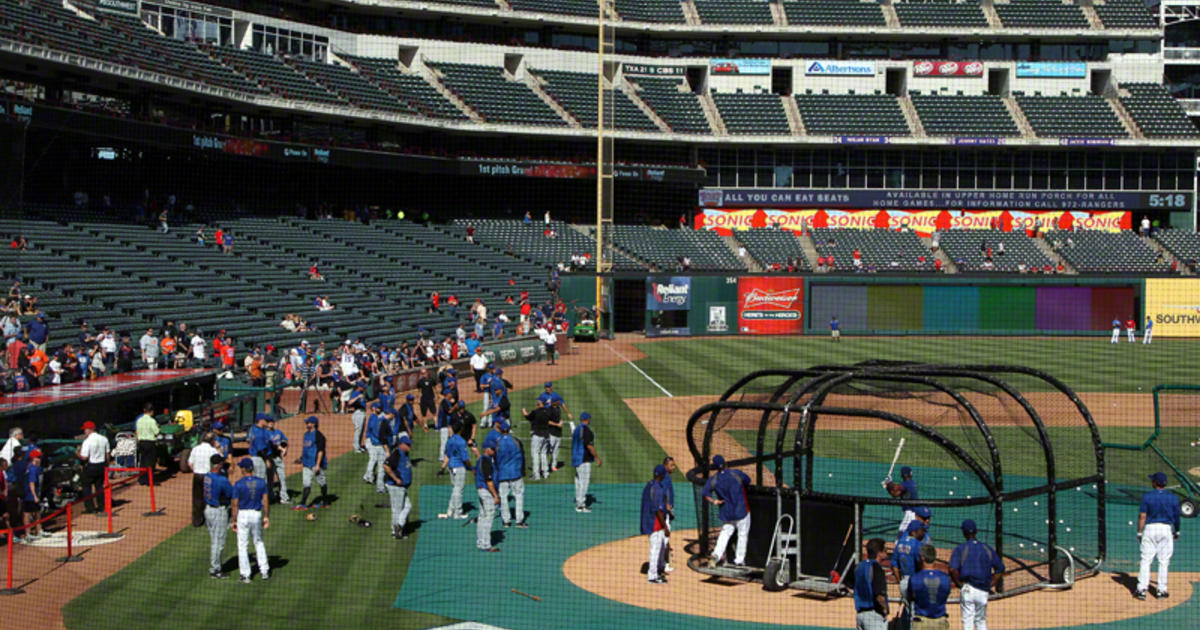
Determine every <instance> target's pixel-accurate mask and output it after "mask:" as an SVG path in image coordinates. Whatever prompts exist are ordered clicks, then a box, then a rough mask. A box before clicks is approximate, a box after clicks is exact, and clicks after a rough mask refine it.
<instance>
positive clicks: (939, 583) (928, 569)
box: [904, 544, 950, 630]
mask: <svg viewBox="0 0 1200 630" xmlns="http://www.w3.org/2000/svg"><path fill="white" fill-rule="evenodd" d="M935 562H937V548H936V547H934V546H933V545H930V544H924V545H921V564H922V565H923V566H924V567H925V568H924V569H922V570H920V571H918V572H916V573H914V574H913V576H912V578H910V579H909V580H908V591H907V592H906V593H905V594H904V598H905V599H907V600H908V601H909V602H912V605H913V618H912V626H913V627H914V628H928V629H929V630H949V628H950V620H949V619H948V618H947V616H946V599H947V598H949V597H950V576H949V575H946V574H945V573H943V572H941V571H938V570H937V569H935V568H933V565H934V563H935Z"/></svg>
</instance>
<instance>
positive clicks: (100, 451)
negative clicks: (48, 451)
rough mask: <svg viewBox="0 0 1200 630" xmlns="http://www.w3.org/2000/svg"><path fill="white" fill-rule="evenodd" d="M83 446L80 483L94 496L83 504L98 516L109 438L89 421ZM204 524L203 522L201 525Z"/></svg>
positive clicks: (84, 425) (84, 428)
mask: <svg viewBox="0 0 1200 630" xmlns="http://www.w3.org/2000/svg"><path fill="white" fill-rule="evenodd" d="M83 434H84V438H83V444H80V445H79V450H78V451H77V452H76V455H77V456H78V457H79V459H81V460H83V472H82V473H80V475H79V481H80V483H81V484H82V485H83V493H84V495H85V496H86V495H89V494H90V495H92V496H91V497H89V498H88V499H87V500H85V501H84V502H83V505H84V512H86V513H88V514H98V513H100V512H101V510H102V508H103V505H104V504H103V503H102V501H103V499H102V498H101V496H100V493H101V492H103V491H104V483H105V482H106V481H107V480H106V479H105V478H104V467H105V466H106V465H107V464H108V459H109V457H108V438H106V437H104V436H103V435H100V434H99V433H96V423H94V422H92V421H91V420H88V421H87V422H84V423H83ZM193 520H194V519H193ZM203 524H204V522H203V521H201V522H200V525H203Z"/></svg>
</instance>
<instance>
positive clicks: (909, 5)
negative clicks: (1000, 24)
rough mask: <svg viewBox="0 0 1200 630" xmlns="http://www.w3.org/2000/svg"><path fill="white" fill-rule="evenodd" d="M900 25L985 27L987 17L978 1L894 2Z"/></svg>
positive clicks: (986, 25)
mask: <svg viewBox="0 0 1200 630" xmlns="http://www.w3.org/2000/svg"><path fill="white" fill-rule="evenodd" d="M892 6H893V7H895V9H896V17H897V18H899V19H900V25H901V26H935V27H942V28H987V27H988V21H987V17H986V16H984V14H983V9H982V8H980V7H979V3H978V2H971V1H969V0H968V1H967V2H962V3H959V2H911V1H910V2H896V3H893V4H892Z"/></svg>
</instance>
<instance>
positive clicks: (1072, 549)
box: [1067, 527, 1075, 551]
mask: <svg viewBox="0 0 1200 630" xmlns="http://www.w3.org/2000/svg"><path fill="white" fill-rule="evenodd" d="M1067 531H1071V528H1070V527H1068V528H1067ZM1071 551H1075V549H1074V548H1071Z"/></svg>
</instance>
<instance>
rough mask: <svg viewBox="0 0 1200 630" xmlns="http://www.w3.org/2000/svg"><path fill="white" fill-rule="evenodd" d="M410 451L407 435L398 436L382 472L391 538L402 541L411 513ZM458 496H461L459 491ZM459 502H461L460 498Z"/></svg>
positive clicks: (410, 443) (406, 535)
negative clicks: (390, 510)
mask: <svg viewBox="0 0 1200 630" xmlns="http://www.w3.org/2000/svg"><path fill="white" fill-rule="evenodd" d="M411 450H412V439H411V438H409V437H408V436H407V435H403V436H400V439H399V440H397V441H396V448H395V449H393V450H392V452H391V454H390V455H388V458H387V462H385V466H384V470H386V471H387V481H386V483H387V492H388V498H389V499H390V500H391V505H392V538H395V539H396V540H404V539H405V538H408V532H406V531H405V529H406V527H407V525H408V514H409V512H412V499H409V498H408V489H409V487H410V486H411V485H412V478H413V475H412V461H411V460H410V459H409V457H408V453H409V452H410V451H411ZM459 494H460V495H461V494H462V491H461V489H460V490H459ZM459 502H460V503H461V502H462V500H461V498H460V500H459Z"/></svg>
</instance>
